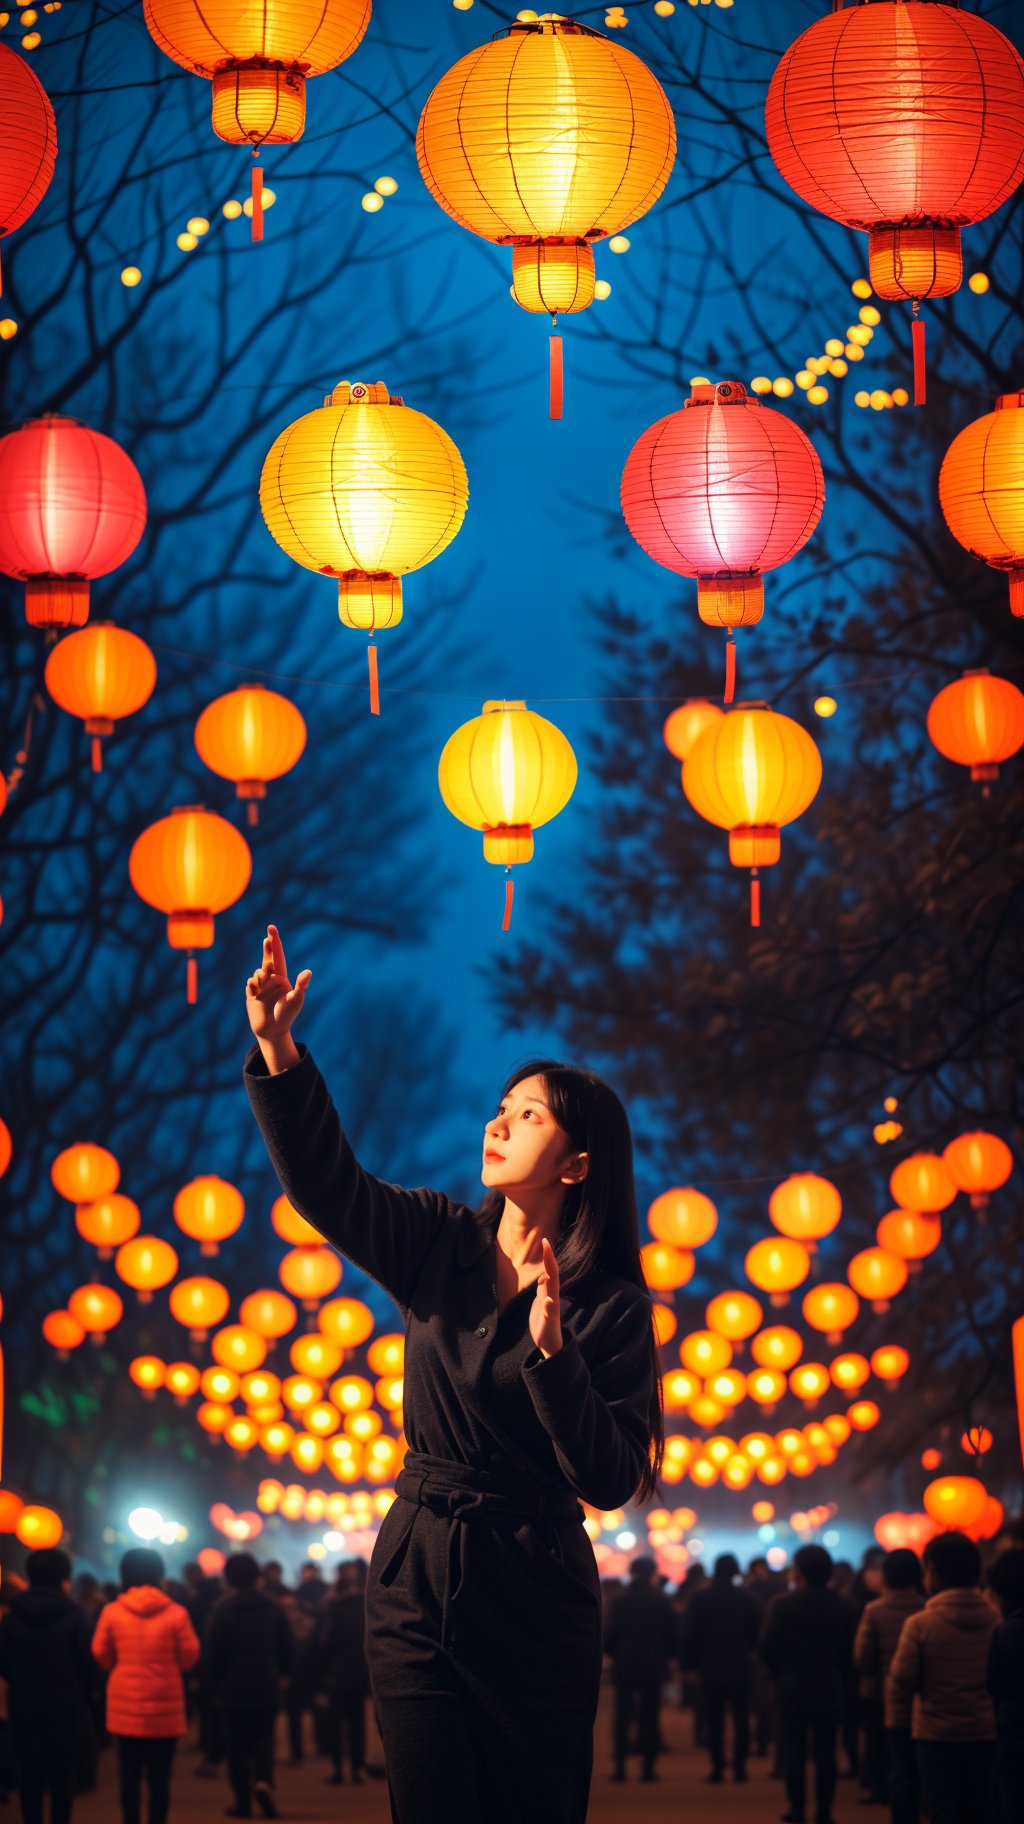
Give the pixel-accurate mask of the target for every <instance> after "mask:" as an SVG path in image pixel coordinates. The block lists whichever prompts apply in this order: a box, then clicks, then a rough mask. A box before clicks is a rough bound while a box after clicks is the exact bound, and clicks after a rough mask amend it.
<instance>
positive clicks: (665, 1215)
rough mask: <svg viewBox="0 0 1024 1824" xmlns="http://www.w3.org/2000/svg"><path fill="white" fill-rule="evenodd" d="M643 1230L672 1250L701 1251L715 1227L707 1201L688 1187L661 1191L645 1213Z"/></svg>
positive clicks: (714, 1215)
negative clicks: (645, 1223) (645, 1220)
mask: <svg viewBox="0 0 1024 1824" xmlns="http://www.w3.org/2000/svg"><path fill="white" fill-rule="evenodd" d="M647 1227H648V1228H649V1229H650V1231H651V1234H652V1235H653V1236H654V1237H655V1239H656V1240H658V1241H666V1242H668V1243H669V1244H670V1245H671V1246H673V1247H676V1248H688V1249H692V1248H701V1247H703V1246H704V1243H705V1242H706V1241H710V1240H711V1237H712V1235H713V1234H714V1232H715V1230H716V1229H717V1227H718V1211H717V1210H716V1208H715V1206H714V1204H713V1203H712V1201H711V1199H710V1197H705V1195H704V1193H703V1191H695V1190H694V1189H693V1188H692V1186H690V1185H685V1186H683V1187H682V1188H678V1189H674V1190H671V1191H663V1192H662V1193H661V1196H660V1197H656V1198H655V1199H654V1202H653V1203H652V1204H651V1207H650V1209H649V1210H648V1212H647Z"/></svg>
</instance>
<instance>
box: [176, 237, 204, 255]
mask: <svg viewBox="0 0 1024 1824" xmlns="http://www.w3.org/2000/svg"><path fill="white" fill-rule="evenodd" d="M198 245H199V241H198V238H197V237H196V236H195V235H194V234H187V233H186V234H179V236H178V246H179V247H180V248H181V251H182V253H191V252H192V249H193V247H198Z"/></svg>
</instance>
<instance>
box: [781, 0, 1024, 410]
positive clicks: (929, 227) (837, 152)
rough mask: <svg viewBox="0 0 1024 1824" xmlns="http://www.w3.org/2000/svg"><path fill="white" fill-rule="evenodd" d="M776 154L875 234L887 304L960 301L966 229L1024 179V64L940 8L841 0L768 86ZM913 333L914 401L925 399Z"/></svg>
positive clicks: (965, 18) (979, 25)
mask: <svg viewBox="0 0 1024 1824" xmlns="http://www.w3.org/2000/svg"><path fill="white" fill-rule="evenodd" d="M765 127H766V130H767V135H768V149H769V151H770V152H771V155H772V157H773V159H774V160H775V163H776V165H777V166H778V168H779V171H780V172H781V174H782V176H783V177H784V178H785V180H786V182H787V184H789V186H790V188H791V189H793V190H795V191H796V193H797V195H798V196H800V197H802V198H803V200H804V202H806V203H811V204H812V205H813V206H814V208H816V209H820V210H821V212H822V214H823V215H827V216H831V218H832V220H833V221H836V222H842V223H843V224H844V225H845V226H846V227H847V228H860V229H866V230H867V234H868V258H869V263H870V273H871V283H872V285H873V287H874V289H875V291H876V292H877V293H878V295H879V297H882V298H911V299H912V300H913V304H914V311H915V315H916V311H917V307H918V302H919V300H920V299H922V298H945V297H949V295H950V293H951V292H954V291H957V290H958V289H959V286H960V280H961V277H962V273H963V262H962V257H961V252H960V230H961V228H963V227H966V226H967V225H968V224H969V223H971V222H980V221H982V220H984V218H985V216H987V215H991V213H992V211H993V209H998V207H999V205H1000V203H1002V202H1005V201H1006V198H1007V197H1008V196H1009V195H1010V194H1011V193H1012V191H1014V190H1015V189H1016V187H1017V185H1018V184H1019V183H1020V180H1021V176H1022V175H1024V61H1022V59H1021V58H1020V56H1019V55H1018V53H1017V51H1016V50H1015V49H1014V47H1013V45H1012V44H1011V43H1010V40H1009V39H1008V38H1005V37H1004V36H1003V34H1002V32H1001V31H999V30H998V28H997V27H996V26H994V25H992V24H991V23H990V22H989V21H988V20H987V19H981V18H979V17H978V15H977V14H976V13H969V12H966V11H965V10H963V9H962V8H961V7H959V6H956V5H946V4H939V3H938V0H872V4H871V5H868V6H861V5H856V6H853V7H850V8H846V7H844V6H843V4H842V0H838V4H836V5H834V6H833V9H832V11H831V12H830V13H827V14H826V16H825V18H824V19H818V20H816V21H815V23H814V24H813V25H812V26H809V27H808V29H807V31H805V32H802V33H801V35H800V37H799V38H798V39H797V40H796V41H795V43H793V44H791V45H790V47H789V49H788V51H786V52H785V54H784V56H783V57H782V59H781V61H780V63H779V65H778V68H777V69H776V71H775V74H774V76H773V77H772V81H771V87H770V88H769V90H768V101H767V106H766V109H765ZM923 343H924V325H923V324H922V323H917V322H915V324H914V344H915V350H914V352H915V403H917V404H922V403H923V402H924V348H923Z"/></svg>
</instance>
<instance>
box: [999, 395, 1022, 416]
mask: <svg viewBox="0 0 1024 1824" xmlns="http://www.w3.org/2000/svg"><path fill="white" fill-rule="evenodd" d="M1015 406H1016V407H1017V408H1018V410H1019V409H1020V408H1021V407H1024V392H1021V393H1000V395H999V397H998V399H997V400H996V411H997V412H1011V411H1012V410H1013V409H1014V407H1015Z"/></svg>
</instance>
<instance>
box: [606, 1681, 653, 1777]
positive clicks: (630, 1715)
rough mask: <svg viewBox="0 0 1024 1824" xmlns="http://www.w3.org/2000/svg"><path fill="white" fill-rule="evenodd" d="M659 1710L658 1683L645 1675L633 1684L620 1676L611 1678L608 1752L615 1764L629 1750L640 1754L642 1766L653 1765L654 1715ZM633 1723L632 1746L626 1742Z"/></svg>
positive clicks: (622, 1760)
mask: <svg viewBox="0 0 1024 1824" xmlns="http://www.w3.org/2000/svg"><path fill="white" fill-rule="evenodd" d="M660 1710H661V1683H660V1680H659V1681H654V1680H651V1679H646V1680H645V1681H644V1683H643V1684H635V1683H631V1682H630V1681H628V1680H626V1679H623V1680H622V1681H621V1682H620V1681H619V1680H618V1679H617V1680H616V1682H615V1710H614V1714H613V1720H612V1752H613V1754H614V1757H615V1764H616V1766H617V1767H622V1766H624V1765H625V1761H626V1756H627V1754H629V1753H630V1752H633V1753H636V1754H642V1755H643V1757H644V1768H645V1769H649V1768H652V1767H653V1766H654V1762H655V1757H656V1756H657V1753H658V1719H659V1712H660ZM634 1722H635V1724H636V1744H637V1745H636V1748H635V1749H633V1750H631V1749H630V1746H629V1736H630V1730H631V1729H632V1727H633V1724H634Z"/></svg>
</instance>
